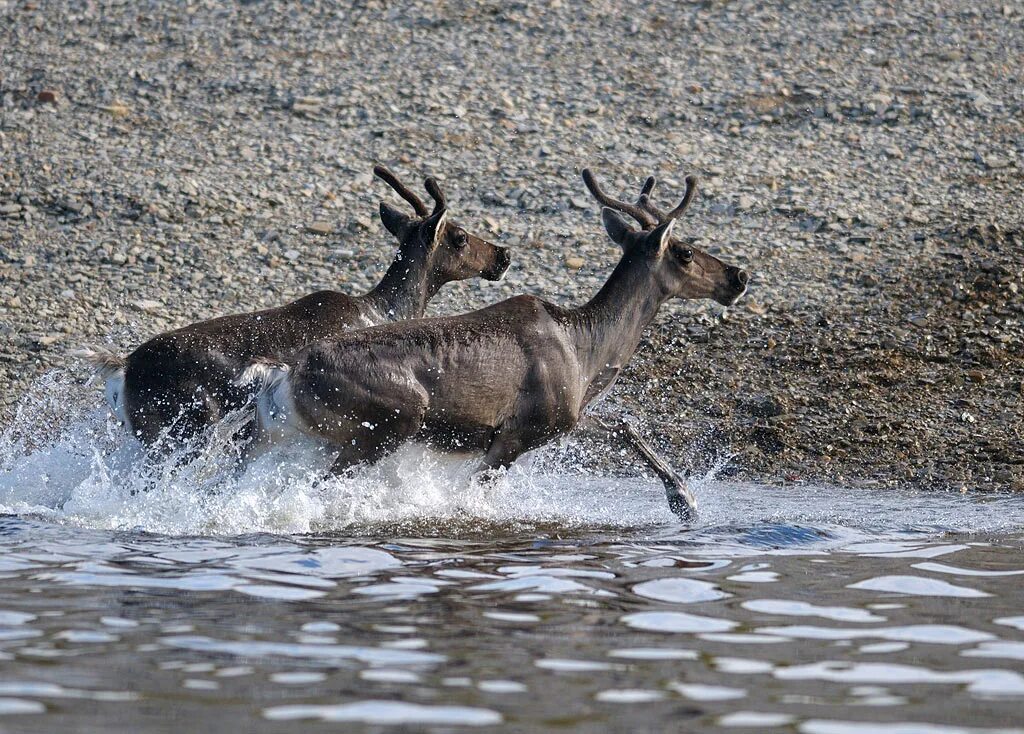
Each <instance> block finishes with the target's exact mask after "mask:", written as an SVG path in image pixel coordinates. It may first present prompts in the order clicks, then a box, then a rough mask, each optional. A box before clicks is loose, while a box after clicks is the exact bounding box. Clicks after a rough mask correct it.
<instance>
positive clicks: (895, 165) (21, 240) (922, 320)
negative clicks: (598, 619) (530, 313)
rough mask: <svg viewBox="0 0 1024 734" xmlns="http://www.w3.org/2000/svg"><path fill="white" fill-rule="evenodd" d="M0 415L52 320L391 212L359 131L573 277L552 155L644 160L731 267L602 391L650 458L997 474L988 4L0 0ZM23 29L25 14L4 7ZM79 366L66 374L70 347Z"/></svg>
mask: <svg viewBox="0 0 1024 734" xmlns="http://www.w3.org/2000/svg"><path fill="white" fill-rule="evenodd" d="M0 17H2V18H3V21H4V22H2V23H0V49H2V51H0V60H2V65H0V66H2V69H3V72H2V74H3V76H2V77H0V161H2V162H3V165H2V166H0V335H2V337H3V338H2V339H0V381H2V382H3V384H4V385H5V386H6V389H5V390H3V393H2V395H0V403H2V407H0V416H2V420H6V419H7V418H8V417H9V416H10V414H11V409H12V407H13V405H14V403H15V401H16V400H17V398H18V396H19V395H20V394H21V393H22V392H23V390H24V389H25V388H26V387H27V386H28V385H29V384H31V382H32V381H33V380H35V379H36V378H37V377H38V376H39V375H40V374H42V373H44V372H46V371H48V370H51V369H55V368H56V369H59V368H67V367H73V368H75V369H78V368H77V367H74V363H73V360H71V359H70V358H69V357H68V356H67V353H68V351H69V350H70V349H72V348H74V347H75V346H77V345H78V344H80V343H82V342H95V341H100V342H104V341H106V342H109V343H112V344H114V345H116V346H118V347H119V348H127V347H130V346H132V345H134V344H137V343H138V342H140V341H141V340H143V339H145V338H147V337H148V336H150V335H152V334H154V333H156V332H159V331H161V330H164V329H167V328H170V327H173V326H177V325H181V324H185V323H188V322H190V321H194V320H196V319H199V318H206V317H210V316H213V315H218V314H222V313H228V312H232V311H238V310H249V309H253V308H257V307H263V306H270V305H275V304H279V303H281V302H283V301H286V300H288V299H290V298H293V297H297V296H299V295H302V294H304V293H306V292H309V291H311V290H314V289H317V288H322V287H334V288H339V289H342V290H347V291H352V292H357V291H361V290H364V289H366V288H368V287H369V286H370V285H371V284H372V283H373V282H375V280H376V279H377V278H378V277H379V275H380V273H381V272H382V271H383V268H384V267H385V266H386V263H387V262H388V261H389V260H390V257H391V254H392V252H393V248H394V243H393V242H392V241H391V240H390V239H389V238H388V237H387V235H386V233H385V232H384V230H383V228H382V227H381V226H380V224H379V222H378V221H377V219H376V215H375V211H376V204H377V201H378V200H379V199H381V198H389V199H390V198H391V197H392V194H391V193H390V192H389V191H388V190H387V189H386V187H385V186H383V185H382V184H380V183H379V182H376V181H374V180H373V179H372V176H371V168H372V165H373V163H374V162H375V161H382V162H385V163H387V164H388V165H391V166H392V167H394V168H395V169H396V170H398V171H399V172H400V173H401V174H402V175H403V176H405V177H407V178H410V179H412V178H413V177H421V176H422V175H423V174H424V173H431V174H434V175H437V176H438V177H439V178H441V179H442V183H443V185H444V187H445V189H446V191H447V192H448V194H449V198H450V200H451V202H452V212H453V215H454V216H455V217H456V219H457V220H458V221H460V222H461V223H463V224H464V225H465V226H467V228H470V229H472V230H473V231H476V232H478V233H480V234H481V235H483V236H486V237H488V238H489V239H492V240H493V241H495V242H498V243H500V244H505V245H508V246H510V247H513V248H514V258H515V262H514V265H513V270H512V271H511V272H510V274H509V277H508V278H507V279H506V281H505V282H503V283H501V284H495V285H491V284H483V283H478V282H472V283H460V284H455V285H453V286H451V287H449V288H448V289H447V290H446V291H445V292H444V293H443V294H442V296H440V297H439V298H438V299H436V301H435V302H434V304H433V305H432V313H451V312H457V311H462V310H466V309H469V308H474V307H478V306H481V305H485V304H487V303H490V302H493V301H496V300H499V299H501V298H505V297H508V296H511V295H515V294H517V293H522V292H530V293H536V294H538V295H543V296H545V297H548V298H550V299H552V300H556V301H558V302H562V303H573V302H578V301H580V300H582V299H584V298H586V297H587V296H588V295H589V294H591V293H593V292H594V290H596V288H597V287H598V286H599V285H600V283H601V282H602V281H603V279H604V277H606V275H607V274H608V273H609V272H610V270H611V268H612V266H613V264H614V262H615V258H616V252H615V248H614V246H613V245H612V244H611V242H610V241H609V240H608V238H607V237H606V236H605V235H604V233H603V232H602V230H601V227H600V221H599V217H598V207H597V206H596V204H595V203H594V202H593V201H592V200H591V199H590V198H589V197H588V195H587V194H586V191H585V189H584V188H583V185H582V182H581V181H580V179H579V168H580V167H582V166H584V165H589V166H592V167H593V168H594V169H595V170H596V171H598V172H599V173H601V174H602V177H603V179H604V181H605V186H606V188H608V189H609V190H610V191H615V192H621V193H629V192H635V191H637V190H638V187H639V183H640V182H641V181H642V179H643V177H644V176H646V175H648V174H650V173H654V174H656V175H658V176H659V177H660V178H661V179H662V183H661V184H660V186H659V188H658V190H657V192H656V196H657V197H659V201H669V200H670V199H671V198H672V197H673V196H676V195H679V194H680V193H681V182H682V177H683V175H684V174H686V173H689V172H696V173H697V174H699V175H700V176H701V179H702V186H701V194H700V196H699V199H698V201H697V202H696V203H695V205H694V206H693V207H692V209H691V211H690V213H689V214H688V215H687V218H686V219H685V220H684V221H682V222H680V226H679V227H677V231H678V232H681V233H683V234H685V235H689V236H692V237H694V238H695V239H696V241H697V244H698V245H699V246H702V247H706V248H709V249H711V250H712V251H713V252H715V253H716V254H719V256H720V257H722V258H723V259H725V260H727V261H729V262H733V263H736V264H738V265H742V266H743V267H745V268H747V269H748V270H750V271H751V272H752V273H753V274H754V281H753V283H752V285H751V288H750V292H749V295H748V296H747V297H746V298H745V299H744V300H743V301H742V302H741V303H740V304H738V305H737V306H736V307H734V308H732V309H730V311H729V313H728V315H727V318H726V319H725V320H722V319H720V318H719V309H718V308H717V307H714V306H711V305H708V304H673V305H671V306H670V307H668V308H666V309H665V310H664V311H663V312H662V314H660V316H659V318H658V320H657V322H656V323H655V325H654V326H652V328H651V330H650V331H649V335H648V338H647V339H646V341H645V342H644V344H643V345H642V347H641V349H640V350H639V352H638V354H637V356H636V357H635V358H634V360H633V362H632V364H631V366H630V368H629V369H628V371H627V372H626V374H625V375H624V378H623V380H622V381H621V382H620V386H619V388H618V389H617V390H616V392H615V393H614V394H613V396H612V398H611V401H612V404H615V405H618V406H621V407H622V408H624V409H625V410H626V411H628V412H630V413H631V414H633V415H635V416H636V417H637V418H639V419H641V420H642V421H643V423H644V424H645V426H646V429H645V430H646V431H647V432H649V433H651V434H653V435H657V436H658V440H660V441H661V445H662V447H663V448H665V449H666V450H667V451H668V453H669V454H670V455H671V456H672V457H673V460H674V461H675V462H676V463H678V464H680V465H690V466H691V468H693V469H694V470H703V469H705V468H707V467H708V466H709V465H711V464H712V463H714V462H715V461H716V460H717V458H719V457H720V456H722V455H732V459H731V460H730V462H729V465H728V470H727V471H728V472H730V473H734V474H737V475H739V476H741V477H744V478H751V479H756V480H758V481H767V482H779V481H791V480H801V481H803V480H807V481H825V482H835V483H839V484H847V485H861V484H868V485H893V484H914V485H921V486H939V487H955V488H967V489H975V488H977V489H1006V488H1014V489H1024V449H1022V446H1024V421H1022V418H1021V415H1022V412H1024V410H1022V409H1024V405H1022V402H1024V294H1022V290H1024V197H1022V196H1021V192H1022V184H1024V123H1022V119H1024V118H1022V110H1024V93H1022V91H1021V90H1022V89H1024V85H1022V79H1021V74H1022V72H1021V68H1020V65H1019V64H1016V63H1014V62H1013V59H1016V58H1019V57H1020V56H1021V53H1022V52H1024V30H1022V26H1021V11H1020V8H1019V7H1017V6H1014V5H1005V6H1000V7H996V6H992V7H991V8H989V7H986V8H976V7H974V5H973V4H971V3H967V2H957V1H953V0H942V2H939V3H938V4H933V7H932V8H931V9H929V11H928V12H927V13H920V14H919V13H918V11H917V10H916V9H915V8H914V7H913V6H909V5H906V4H903V3H893V4H885V3H874V4H872V5H871V6H870V7H867V6H850V5H846V4H840V5H836V6H832V5H829V4H821V3H813V2H796V3H792V4H790V5H788V6H787V7H786V8H776V7H767V8H766V7H762V6H760V5H754V4H747V3H722V4H703V3H700V4H678V3H674V2H663V3H649V4H646V5H645V6H644V12H643V13H642V14H637V13H634V12H633V11H631V10H629V9H628V8H624V7H622V6H620V5H619V4H616V3H605V2H598V3H591V4H588V5H586V6H582V7H581V6H577V5H575V4H561V3H557V2H556V3H553V4H550V7H549V8H547V9H543V10H542V9H541V8H540V7H533V6H529V5H516V4H513V5H507V4H487V3H448V4H444V5H442V6H435V5H434V4H432V3H429V4H420V5H412V6H408V7H407V8H406V9H405V10H403V11H402V12H399V11H398V10H397V9H394V8H388V7H387V6H384V5H378V4H376V3H367V4H364V5H361V6H359V7H358V8H354V9H338V8H335V7H334V6H333V5H332V4H328V3H316V2H314V3H306V4H304V5H303V8H302V9H301V10H299V9H286V8H284V7H276V6H272V5H268V4H263V3H241V4H239V5H238V6H235V7H219V6H218V7H212V8H211V7H207V6H206V4H204V3H185V4H174V5H170V4H163V3H156V2H150V3H142V4H138V3H134V4H128V5H124V6H116V7H105V8H100V7H98V6H83V7H75V8H72V9H70V10H68V9H67V8H65V6H64V4H59V3H55V2H32V3H28V2H10V1H7V2H3V1H0ZM26 29H31V30H32V32H31V33H28V32H25V31H26ZM82 375H83V378H84V376H85V373H84V372H82Z"/></svg>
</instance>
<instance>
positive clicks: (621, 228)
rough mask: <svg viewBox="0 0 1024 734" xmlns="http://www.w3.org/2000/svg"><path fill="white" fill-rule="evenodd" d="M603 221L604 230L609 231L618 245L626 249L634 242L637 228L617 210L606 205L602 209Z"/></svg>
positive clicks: (609, 234)
mask: <svg viewBox="0 0 1024 734" xmlns="http://www.w3.org/2000/svg"><path fill="white" fill-rule="evenodd" d="M601 221H602V222H604V231H605V232H607V233H608V236H609V237H611V238H612V242H614V243H615V244H616V245H618V246H619V247H621V248H622V249H623V250H625V249H627V248H628V247H629V246H630V245H632V244H633V235H634V234H635V230H634V229H633V228H632V227H630V226H629V224H627V223H626V220H625V219H623V218H622V217H621V216H620V215H619V213H618V212H617V211H615V210H614V209H610V208H609V207H604V208H603V209H601Z"/></svg>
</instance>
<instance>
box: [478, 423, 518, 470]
mask: <svg viewBox="0 0 1024 734" xmlns="http://www.w3.org/2000/svg"><path fill="white" fill-rule="evenodd" d="M522 454H523V442H522V439H521V438H520V437H519V435H518V434H517V433H516V432H514V431H509V430H507V429H506V430H498V431H496V432H495V435H494V438H493V439H492V440H491V445H490V446H489V447H488V448H487V453H486V454H484V459H483V461H482V462H480V468H479V469H477V473H485V472H491V471H495V470H498V469H507V468H508V467H510V466H512V464H514V463H515V461H516V459H518V458H519V457H520V456H522Z"/></svg>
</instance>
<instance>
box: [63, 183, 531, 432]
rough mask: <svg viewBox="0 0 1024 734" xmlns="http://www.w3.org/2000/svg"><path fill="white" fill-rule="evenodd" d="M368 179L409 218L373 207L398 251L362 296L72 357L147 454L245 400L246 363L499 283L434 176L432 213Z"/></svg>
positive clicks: (303, 303)
mask: <svg viewBox="0 0 1024 734" xmlns="http://www.w3.org/2000/svg"><path fill="white" fill-rule="evenodd" d="M374 173H375V174H376V175H377V176H378V177H379V178H381V179H382V180H383V181H384V182H386V183H387V184H388V185H389V186H390V187H391V188H392V189H394V190H395V192H397V193H398V195H399V196H401V197H402V198H403V199H404V200H405V201H406V202H408V203H409V204H410V205H411V206H412V209H413V211H414V215H413V216H410V215H407V214H405V213H403V212H401V211H399V210H398V209H396V208H395V207H393V206H391V205H390V204H388V203H386V202H383V201H382V202H381V203H380V218H381V221H382V222H383V224H384V226H385V228H386V229H387V230H388V232H390V233H391V234H392V235H393V236H394V237H395V238H397V239H398V241H399V246H398V252H397V254H396V255H395V258H394V261H393V262H392V263H391V266H390V267H389V268H388V270H387V272H386V273H385V274H384V277H383V278H382V279H381V281H380V282H379V283H378V284H377V286H376V287H375V288H373V289H372V290H371V291H369V292H368V293H365V294H362V295H357V296H350V295H348V294H345V293H340V292H338V291H333V290H322V291H317V292H316V293H312V294H310V295H307V296H305V297H303V298H300V299H298V300H296V301H293V302H291V303H288V304H286V305H284V306H280V307H278V308H271V309H266V310H263V311H254V312H249V313H239V314H233V315H230V316H222V317H220V318H214V319H210V320H207V321H200V322H198V323H194V324H190V325H188V326H185V327H182V328H180V329H176V330H174V331H168V332H166V333H163V334H160V335H158V336H156V337H154V338H152V339H150V340H149V341H147V342H146V343H144V344H142V345H141V346H139V347H138V348H136V349H135V350H134V351H133V352H131V353H130V354H128V355H127V356H120V355H118V354H115V353H114V352H112V351H110V350H107V349H104V348H100V347H89V348H86V349H83V350H80V351H79V352H78V356H80V357H83V358H84V359H86V360H87V361H89V362H90V363H91V364H92V365H93V366H94V367H95V368H96V369H97V371H98V373H99V375H100V377H101V378H102V379H104V380H105V381H106V395H107V401H108V402H109V403H110V406H111V408H112V410H113V412H114V414H115V415H116V416H117V417H118V418H119V419H120V420H121V421H122V422H123V423H124V424H125V425H126V426H127V428H128V430H129V431H130V432H131V433H132V434H134V435H135V436H136V437H138V438H139V439H140V440H141V441H142V442H143V443H144V444H146V445H148V446H150V447H156V446H165V447H169V446H176V445H180V444H181V443H182V442H188V441H190V440H192V439H194V438H195V437H196V436H198V435H199V434H200V433H201V432H202V431H203V429H205V428H206V427H207V426H210V425H212V424H213V423H215V422H216V421H218V420H219V419H220V418H222V417H223V416H224V415H226V414H227V413H229V412H231V411H233V410H236V409H238V408H241V407H243V406H245V405H246V404H247V403H248V402H249V401H250V400H251V395H250V393H249V392H247V391H246V390H244V389H242V388H240V387H239V386H238V385H236V384H235V383H236V379H237V378H238V376H239V375H240V373H241V372H242V371H243V369H244V368H245V367H246V366H247V365H248V364H249V363H250V362H252V360H253V359H256V358H258V357H266V356H272V357H274V358H278V359H281V358H287V357H289V356H290V355H292V354H294V353H295V352H297V351H298V350H299V349H300V348H301V347H303V346H305V345H307V344H310V343H313V342H317V341H318V340H323V339H330V338H336V337H338V336H340V335H341V334H343V333H344V332H346V331H348V330H350V329H354V328H361V327H368V326H375V325H377V324H383V323H387V322H393V321H398V320H401V319H414V318H419V317H421V316H422V315H423V313H424V311H425V309H426V306H427V302H428V301H429V300H430V299H431V298H432V297H433V296H434V295H435V294H436V293H437V292H438V291H439V290H440V288H441V287H442V286H443V285H444V284H445V283H449V282H451V281H456V280H464V279H467V278H474V277H481V278H484V279H486V280H500V279H501V278H503V277H504V275H505V273H506V271H507V270H508V267H509V264H510V262H511V256H510V254H509V251H508V250H507V249H506V248H504V247H498V246H497V245H494V244H492V243H490V242H487V241H485V240H483V239H481V238H480V237H476V236H474V235H472V234H470V233H469V232H467V231H466V230H465V229H463V228H462V227H461V226H459V225H458V224H456V223H455V222H454V221H452V220H451V219H450V218H449V216H448V204H447V199H446V197H445V195H444V192H443V191H442V190H441V187H440V185H439V184H438V182H437V180H436V179H434V178H427V179H426V181H425V188H426V190H427V193H428V194H429V195H430V197H431V198H432V199H433V201H434V207H433V210H431V209H429V208H428V207H427V205H426V204H425V203H424V202H423V200H422V199H420V197H419V196H418V195H417V194H416V193H414V192H413V191H412V190H411V189H410V188H409V187H407V186H406V185H405V184H403V183H402V182H401V181H400V180H399V178H398V177H397V176H396V175H395V174H394V173H393V172H391V171H390V170H388V169H387V168H385V167H384V166H381V165H378V166H376V167H375V168H374Z"/></svg>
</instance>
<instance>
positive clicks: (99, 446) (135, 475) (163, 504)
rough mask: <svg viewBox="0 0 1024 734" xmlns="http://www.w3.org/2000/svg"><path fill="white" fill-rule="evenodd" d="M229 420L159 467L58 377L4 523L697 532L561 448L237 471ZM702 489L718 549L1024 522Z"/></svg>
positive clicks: (310, 454) (289, 454)
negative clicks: (334, 468)
mask: <svg viewBox="0 0 1024 734" xmlns="http://www.w3.org/2000/svg"><path fill="white" fill-rule="evenodd" d="M236 423H237V421H236ZM230 426H231V421H228V426H227V427H220V428H218V429H216V430H215V431H214V432H213V433H212V435H211V436H210V440H209V441H207V442H205V443H204V447H203V448H202V449H201V450H200V451H199V452H198V454H197V455H195V456H193V457H191V458H190V459H188V460H182V457H181V456H170V457H168V458H167V459H166V460H163V461H154V460H152V459H146V458H145V457H144V454H143V451H142V448H141V446H140V445H139V444H138V442H137V441H135V440H134V439H132V438H130V437H128V436H126V435H125V432H124V429H123V428H122V427H121V426H119V425H117V424H116V423H115V422H114V421H113V419H111V418H110V416H109V412H108V411H107V409H106V406H104V405H101V400H100V396H99V391H98V390H95V388H94V387H91V386H81V385H79V384H77V383H76V382H75V380H74V379H73V378H72V377H71V376H70V375H69V374H67V373H63V372H54V373H50V374H49V375H47V376H46V377H44V378H42V379H41V380H40V381H39V382H38V383H37V384H36V385H35V386H34V387H33V389H32V390H30V391H29V393H28V394H26V396H25V397H24V398H23V400H22V401H21V404H20V405H19V407H18V409H17V412H16V417H15V419H14V421H13V422H12V423H11V424H10V425H9V426H7V427H6V428H5V429H4V430H3V432H2V433H0V513H4V514H17V515H28V516H36V517H40V518H43V519H46V520H48V521H51V522H57V523H63V524H69V525H75V526H80V527H92V528H102V529H110V530H144V531H148V532H155V533H162V534H169V535H238V534H249V533H256V532H266V533H276V534H290V533H308V532H332V531H356V532H358V531H359V530H360V529H367V528H374V527H382V526H396V525H398V526H401V525H407V526H411V527H412V526H414V527H416V528H419V529H420V530H424V531H426V530H428V529H429V528H430V527H431V526H434V527H439V528H442V529H452V528H456V527H466V526H468V527H473V526H480V525H481V524H483V525H488V524H499V525H534V526H535V525H544V524H554V525H558V526H562V527H576V528H588V527H595V528H637V527H646V528H652V527H653V528H657V531H656V532H657V533H661V534H665V536H666V537H669V536H676V535H678V533H679V532H680V530H682V529H684V528H682V527H681V526H680V525H679V523H678V522H677V521H676V520H675V518H674V516H673V515H672V514H671V512H670V511H669V509H668V507H667V504H666V502H665V498H664V492H663V490H662V488H661V485H660V483H658V482H657V481H654V480H649V479H622V478H607V477H587V476H581V475H579V474H578V473H573V472H574V470H575V467H574V465H573V462H572V460H571V459H569V458H568V456H569V452H565V451H562V449H560V448H559V447H557V446H555V447H553V448H551V449H549V450H546V451H545V452H543V454H542V455H541V457H540V460H539V461H536V460H535V461H529V460H528V461H523V462H521V463H520V464H517V465H516V466H514V467H513V468H512V469H511V470H509V471H508V472H507V473H506V474H505V475H504V476H501V477H499V478H498V479H497V481H494V482H490V483H482V482H479V481H476V480H474V479H473V478H472V472H473V469H474V468H475V467H476V466H477V463H478V459H477V458H466V459H451V458H442V457H440V456H439V455H437V454H435V453H433V452H430V451H428V450H426V449H424V448H422V447H415V446H407V447H405V448H404V449H402V450H401V451H399V452H398V453H397V454H396V455H395V456H393V457H391V458H390V459H389V460H387V461H385V462H382V463H381V464H380V465H379V466H376V467H371V468H366V469H363V470H361V471H360V472H358V473H357V474H356V475H354V476H353V477H349V478H325V476H324V475H325V470H326V468H327V467H328V466H329V465H330V461H331V456H330V453H329V452H328V451H326V450H325V449H324V447H321V446H318V445H313V444H309V445H304V446H294V445H292V446H287V447H279V448H275V449H273V450H272V451H270V452H268V453H267V454H265V455H264V456H262V457H260V459H259V460H257V461H256V462H253V463H252V464H251V465H250V466H249V467H248V468H247V469H246V470H245V471H244V472H241V473H239V472H238V471H237V470H236V468H235V467H236V465H237V458H238V455H239V452H240V450H241V448H240V447H239V446H237V445H236V444H235V443H233V442H232V441H231V439H230V435H231V433H232V430H231V427H230ZM672 458H675V459H677V461H678V457H672ZM678 463H682V462H678ZM691 485H692V487H693V489H694V492H695V494H696V496H697V498H698V502H699V512H700V516H699V519H698V521H697V523H696V525H695V526H694V527H692V528H688V529H689V530H695V531H696V532H695V533H688V535H689V537H691V538H694V539H695V540H696V539H697V538H700V539H701V540H703V541H706V542H710V543H713V544H715V545H716V546H718V547H719V548H720V549H721V548H722V546H727V545H730V544H738V545H739V546H743V547H746V548H761V549H763V548H765V547H792V546H799V547H803V548H806V547H807V546H813V545H822V544H823V545H832V546H839V545H843V544H849V543H851V542H857V541H868V540H871V539H874V538H877V537H879V533H881V534H882V535H886V536H888V534H891V533H893V532H922V531H923V532H936V531H940V532H941V531H947V530H951V531H1000V530H1012V529H1016V528H1020V527H1024V507H1022V503H1020V502H1019V501H1017V500H1016V498H1009V497H998V496H986V497H970V496H961V495H959V494H951V493H937V492H892V491H869V490H863V489H861V490H843V489H839V488H827V487H813V486H797V487H788V488H778V487H764V486H758V485H751V484H735V483H731V484H730V483H723V482H718V481H716V480H715V479H714V478H713V477H711V476H709V477H703V478H691ZM883 552H884V551H883ZM910 552H913V548H911V549H910Z"/></svg>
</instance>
